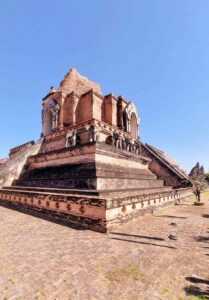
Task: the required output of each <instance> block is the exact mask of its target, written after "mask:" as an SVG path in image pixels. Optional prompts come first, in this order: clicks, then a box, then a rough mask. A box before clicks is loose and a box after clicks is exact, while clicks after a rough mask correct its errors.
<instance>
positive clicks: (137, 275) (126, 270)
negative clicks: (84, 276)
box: [105, 264, 144, 283]
mask: <svg viewBox="0 0 209 300" xmlns="http://www.w3.org/2000/svg"><path fill="white" fill-rule="evenodd" d="M105 277H106V279H108V280H109V281H110V282H117V283H119V282H125V281H127V280H128V279H130V280H134V281H138V280H142V279H143V278H144V275H143V273H141V272H140V271H139V267H138V266H137V265H134V264H129V265H128V266H127V267H121V268H115V269H113V270H111V271H108V272H107V273H106V274H105Z"/></svg>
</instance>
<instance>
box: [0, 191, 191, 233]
mask: <svg viewBox="0 0 209 300" xmlns="http://www.w3.org/2000/svg"><path fill="white" fill-rule="evenodd" d="M189 194H190V189H182V190H176V191H172V190H170V189H167V190H166V189H164V191H161V193H159V192H157V191H153V193H147V194H146V190H144V189H142V190H141V191H139V190H138V191H136V190H132V191H128V192H127V193H125V194H124V192H123V191H121V193H120V191H118V192H117V197H116V196H115V197H114V195H113V194H112V192H110V191H106V192H105V191H103V192H98V191H96V190H83V191H82V192H81V191H78V190H67V189H53V188H51V189H49V188H48V189H47V188H41V187H39V188H38V187H37V188H34V187H33V188H29V187H20V186H19V187H5V188H3V189H1V190H0V199H1V203H4V204H7V205H9V206H12V207H15V208H17V209H20V210H22V209H23V210H28V211H31V210H32V211H35V212H37V213H46V214H47V215H48V216H52V217H53V216H54V217H57V218H60V219H62V220H65V221H67V222H68V223H69V224H71V225H74V226H76V227H80V228H88V229H91V230H95V231H99V232H106V231H107V230H108V229H110V228H112V227H114V226H115V225H116V224H119V223H121V222H125V221H127V220H129V219H131V218H133V217H135V216H138V215H142V214H144V213H145V212H153V210H155V209H156V208H158V207H160V206H165V205H168V204H171V203H173V202H175V201H177V200H179V199H180V198H184V197H186V196H188V195H189Z"/></svg>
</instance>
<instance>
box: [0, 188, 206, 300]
mask: <svg viewBox="0 0 209 300" xmlns="http://www.w3.org/2000/svg"><path fill="white" fill-rule="evenodd" d="M208 200H209V193H205V194H204V197H202V201H203V202H204V205H203V206H194V205H193V202H194V198H193V197H192V198H191V199H187V200H186V201H185V202H184V203H181V204H180V205H178V206H172V207H167V208H164V209H161V210H158V211H156V212H155V213H154V215H146V216H144V217H139V218H137V219H135V220H133V221H130V222H129V223H127V224H124V225H121V226H119V227H117V229H115V230H114V231H113V232H111V233H109V234H107V235H105V234H100V233H96V232H91V231H88V230H75V229H72V228H70V227H66V226H62V225H59V224H55V223H52V222H49V221H46V220H42V219H39V218H36V217H33V216H30V215H26V214H23V213H21V212H18V211H15V210H11V209H7V208H5V207H1V206H0V299H4V300H6V299H7V300H8V299H10V300H14V299H19V300H20V299H21V300H22V299H27V300H32V299H40V300H41V299H49V300H55V299H56V300H65V299H66V300H74V299H75V300H100V299H105V300H116V299H117V300H143V299H146V300H155V299H156V300H157V299H162V300H176V299H177V300H183V299H190V300H195V299H209V201H208Z"/></svg>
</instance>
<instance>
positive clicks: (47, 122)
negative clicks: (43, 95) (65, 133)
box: [42, 99, 60, 135]
mask: <svg viewBox="0 0 209 300" xmlns="http://www.w3.org/2000/svg"><path fill="white" fill-rule="evenodd" d="M59 114H60V105H59V104H58V102H57V101H56V100H55V99H50V100H49V101H48V102H46V104H45V105H44V108H43V111H42V122H43V134H44V135H48V134H50V133H51V132H52V131H53V130H56V129H57V128H58V126H59Z"/></svg>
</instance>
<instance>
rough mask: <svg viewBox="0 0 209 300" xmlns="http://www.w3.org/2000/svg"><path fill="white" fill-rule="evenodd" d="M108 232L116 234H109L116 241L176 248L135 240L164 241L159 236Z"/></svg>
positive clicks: (170, 247)
mask: <svg viewBox="0 0 209 300" xmlns="http://www.w3.org/2000/svg"><path fill="white" fill-rule="evenodd" d="M110 234H111V235H116V237H115V236H110V239H111V240H117V241H123V242H129V243H134V244H141V245H148V246H156V247H162V248H169V249H176V248H175V247H173V246H169V245H163V244H156V243H152V242H150V243H149V242H144V241H141V240H136V239H148V240H153V241H165V239H163V238H159V237H153V236H145V235H136V234H128V233H121V232H110ZM118 236H119V237H118ZM126 237H130V238H135V239H127V238H126Z"/></svg>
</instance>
